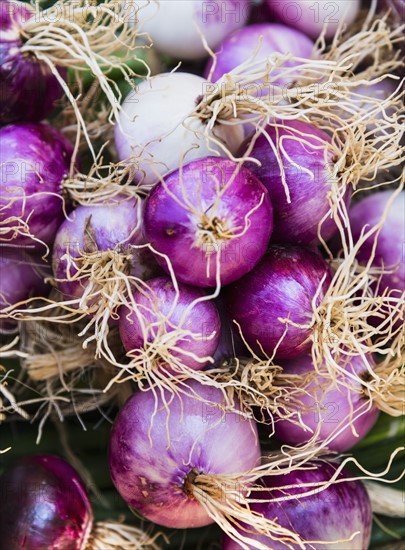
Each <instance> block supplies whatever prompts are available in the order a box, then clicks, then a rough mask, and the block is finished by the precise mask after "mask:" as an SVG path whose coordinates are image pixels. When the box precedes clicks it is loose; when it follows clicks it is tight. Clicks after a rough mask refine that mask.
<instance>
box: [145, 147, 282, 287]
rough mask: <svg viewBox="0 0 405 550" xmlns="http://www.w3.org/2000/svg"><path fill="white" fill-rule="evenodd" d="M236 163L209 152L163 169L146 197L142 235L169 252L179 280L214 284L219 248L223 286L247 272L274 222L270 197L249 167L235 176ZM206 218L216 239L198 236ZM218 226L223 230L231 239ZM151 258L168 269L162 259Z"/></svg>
mask: <svg viewBox="0 0 405 550" xmlns="http://www.w3.org/2000/svg"><path fill="white" fill-rule="evenodd" d="M236 167H237V165H236V163H234V162H233V161H231V160H227V159H223V158H214V157H207V158H204V159H199V160H196V161H193V162H190V163H189V164H187V165H185V166H184V167H183V169H182V170H175V171H174V172H171V173H170V174H168V175H167V176H166V177H165V178H164V184H163V183H162V182H159V183H158V184H157V185H156V186H155V187H154V188H153V190H152V191H151V193H150V195H149V196H148V198H147V199H146V204H145V211H144V223H143V230H144V233H145V237H146V240H147V241H148V242H150V243H151V244H152V246H153V247H154V249H155V250H157V251H158V252H160V253H162V254H166V255H167V256H168V258H169V260H170V262H171V264H172V267H173V270H174V273H175V275H176V277H177V279H178V280H179V281H180V282H183V283H186V284H190V285H193V286H199V287H215V286H216V283H217V274H218V268H217V260H218V250H219V254H220V258H219V259H220V268H219V270H220V280H221V284H222V285H227V284H229V283H231V282H232V281H235V280H237V279H239V278H240V277H242V276H243V275H244V274H245V273H247V272H248V271H250V270H251V269H252V268H253V267H254V266H255V265H256V264H257V262H258V261H259V260H260V258H261V257H262V256H263V254H264V252H265V250H266V248H267V244H268V242H269V238H270V235H271V232H272V227H273V209H272V205H271V201H270V198H269V196H268V193H267V191H266V189H265V187H264V186H263V185H262V183H261V182H260V181H259V180H258V179H257V177H256V176H254V175H253V174H252V172H250V171H249V170H248V169H247V168H244V167H242V168H240V169H239V170H238V172H237V174H236V175H235V168H236ZM225 186H227V187H226V189H225V190H224V191H222V190H221V187H225ZM184 197H186V199H187V203H188V204H185V198H184ZM178 201H180V202H181V204H179V202H178ZM214 204H215V205H214ZM188 205H193V209H194V212H191V211H190V206H188ZM249 213H250V214H249ZM247 220H248V221H247ZM208 222H209V223H210V225H209V230H207V233H208V234H209V237H210V238H212V239H214V243H215V244H214V243H213V242H212V241H205V240H202V236H203V231H202V230H205V229H206V227H208V226H206V225H204V224H208ZM217 227H221V228H222V229H225V231H227V230H228V231H229V232H230V234H231V236H230V238H228V237H225V238H224V237H223V236H222V235H223V233H222V235H221V234H220V233H219V232H218V230H217V229H216V228H217ZM156 259H157V261H158V262H159V263H160V264H161V265H162V267H163V269H166V270H167V269H168V268H167V263H166V261H165V259H163V258H162V257H160V256H157V258H156Z"/></svg>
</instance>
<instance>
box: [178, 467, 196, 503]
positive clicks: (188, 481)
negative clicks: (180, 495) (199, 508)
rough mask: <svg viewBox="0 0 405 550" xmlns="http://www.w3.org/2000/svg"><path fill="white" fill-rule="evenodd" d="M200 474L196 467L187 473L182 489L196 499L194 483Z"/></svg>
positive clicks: (188, 495)
mask: <svg viewBox="0 0 405 550" xmlns="http://www.w3.org/2000/svg"><path fill="white" fill-rule="evenodd" d="M198 475H199V472H198V471H197V470H196V468H193V469H192V470H190V471H189V473H188V474H187V475H186V478H185V480H184V483H183V486H182V490H183V492H184V493H185V494H186V496H187V497H188V498H190V499H195V496H194V489H193V487H194V484H195V481H196V479H197V477H198Z"/></svg>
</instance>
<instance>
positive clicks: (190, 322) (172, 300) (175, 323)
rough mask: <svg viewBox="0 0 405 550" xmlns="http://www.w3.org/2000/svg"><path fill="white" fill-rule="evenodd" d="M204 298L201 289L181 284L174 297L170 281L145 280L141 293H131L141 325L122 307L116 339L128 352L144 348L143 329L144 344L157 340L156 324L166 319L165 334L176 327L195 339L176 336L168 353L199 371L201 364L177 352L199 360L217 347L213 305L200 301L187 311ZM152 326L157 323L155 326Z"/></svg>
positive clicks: (217, 322) (218, 326) (218, 327)
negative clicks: (172, 348) (176, 339)
mask: <svg viewBox="0 0 405 550" xmlns="http://www.w3.org/2000/svg"><path fill="white" fill-rule="evenodd" d="M204 295H205V293H204V292H203V291H202V290H200V289H197V288H193V287H190V286H188V285H182V284H180V285H179V293H178V294H177V292H176V289H175V288H174V286H173V283H172V280H171V279H170V277H166V276H165V277H157V278H155V279H151V280H149V281H148V288H145V289H142V291H139V290H135V291H134V292H133V299H134V302H135V304H136V306H137V308H138V311H139V314H140V315H141V316H142V323H141V322H140V320H139V317H138V315H137V313H136V312H135V311H134V310H132V311H131V310H129V308H128V307H126V306H123V307H122V308H121V309H120V311H119V315H120V320H119V329H120V336H121V341H122V343H123V345H124V348H125V349H126V351H127V352H130V351H131V350H135V349H137V348H142V347H143V346H144V333H145V329H147V333H146V334H147V337H148V341H153V340H154V339H155V338H156V337H158V335H159V334H160V333H161V332H160V330H161V329H160V327H161V325H160V322H161V321H162V319H163V318H164V317H166V316H168V321H167V322H165V323H164V327H165V328H164V330H165V332H167V333H170V332H172V331H173V330H176V328H178V327H179V328H180V329H183V330H186V331H191V332H192V333H193V334H195V338H193V337H192V336H183V337H180V338H179V340H178V341H176V342H175V343H173V345H175V346H176V348H177V349H175V350H172V351H171V354H172V355H174V356H176V357H178V358H179V359H180V361H181V363H182V364H184V365H186V366H188V367H190V368H192V369H195V370H200V369H202V368H203V367H204V366H205V363H203V362H201V361H197V360H196V359H194V358H193V357H190V356H189V355H185V354H184V353H182V352H181V350H184V351H186V352H190V353H193V354H195V355H197V356H198V357H200V358H202V357H207V356H211V355H213V353H214V352H215V350H216V348H217V346H218V342H219V338H220V332H221V323H220V318H219V314H218V311H217V308H216V307H215V304H214V302H213V301H212V300H210V301H205V302H200V303H198V304H196V305H194V306H193V307H192V308H191V309H190V308H189V306H190V305H191V304H193V302H194V301H195V300H198V299H200V298H202V297H204ZM174 304H175V305H174ZM186 309H188V313H187V316H186V317H185V319H183V315H184V313H185V311H186ZM156 323H159V324H158V326H156ZM153 324H154V325H153ZM143 327H145V329H144V328H143ZM152 327H154V328H152ZM148 329H149V330H148ZM165 368H167V365H165Z"/></svg>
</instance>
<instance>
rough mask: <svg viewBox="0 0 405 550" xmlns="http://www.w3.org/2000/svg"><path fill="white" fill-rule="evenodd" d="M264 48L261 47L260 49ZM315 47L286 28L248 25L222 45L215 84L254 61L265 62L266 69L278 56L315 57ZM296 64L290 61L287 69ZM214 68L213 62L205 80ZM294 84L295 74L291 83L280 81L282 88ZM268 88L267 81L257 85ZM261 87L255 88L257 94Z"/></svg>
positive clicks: (303, 35)
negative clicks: (272, 58)
mask: <svg viewBox="0 0 405 550" xmlns="http://www.w3.org/2000/svg"><path fill="white" fill-rule="evenodd" d="M259 45H260V47H259ZM313 48H314V43H313V42H312V40H311V39H310V38H308V37H307V36H306V35H305V34H303V33H302V32H300V31H297V30H295V29H292V28H290V27H287V26H285V25H279V24H275V23H262V24H256V25H248V26H246V27H243V28H241V29H239V30H237V31H235V32H233V33H232V34H230V35H228V36H227V37H226V38H225V40H224V41H223V42H222V43H221V45H220V47H219V48H218V50H217V51H216V52H215V54H216V63H215V69H214V71H213V72H212V74H211V81H212V82H217V81H218V80H219V79H220V78H221V77H222V76H223V75H224V74H226V73H229V72H230V71H231V70H232V69H235V67H237V66H238V65H241V64H242V63H244V62H246V61H247V60H248V59H249V60H250V58H252V56H253V54H255V55H254V57H253V58H252V60H254V61H255V62H258V61H260V60H263V68H264V67H265V63H266V62H267V59H268V58H269V57H271V56H272V55H274V54H277V53H282V54H284V53H291V54H292V55H294V56H298V57H302V58H309V57H311V53H312V50H313ZM295 64H296V62H294V61H287V62H285V63H284V65H283V66H284V67H293V66H294V65H295ZM212 66H213V60H212V59H211V60H210V61H209V62H208V64H207V67H206V69H205V73H204V76H205V78H208V75H209V73H210V71H211V68H212ZM293 81H294V74H293V73H291V75H290V80H289V81H287V82H286V81H285V80H284V81H283V80H280V81H278V82H277V85H278V86H285V85H286V84H291V83H292V82H293ZM256 84H257V85H258V86H259V85H261V86H264V84H263V81H261V82H257V83H256ZM258 86H256V87H255V86H252V89H253V90H256V89H257V88H258Z"/></svg>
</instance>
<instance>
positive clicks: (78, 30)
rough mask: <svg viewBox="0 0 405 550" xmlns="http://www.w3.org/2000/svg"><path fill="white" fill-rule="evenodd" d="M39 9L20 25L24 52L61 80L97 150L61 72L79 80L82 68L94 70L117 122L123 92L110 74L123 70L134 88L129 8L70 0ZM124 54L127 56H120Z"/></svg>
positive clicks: (133, 45) (135, 36) (133, 42)
mask: <svg viewBox="0 0 405 550" xmlns="http://www.w3.org/2000/svg"><path fill="white" fill-rule="evenodd" d="M35 7H36V11H35V15H34V16H33V17H32V18H30V19H28V20H27V21H25V22H24V24H23V25H22V26H21V34H22V36H23V37H24V40H25V41H24V45H23V47H22V49H21V51H22V53H23V54H25V55H34V56H36V58H37V59H38V60H39V61H41V62H43V63H45V64H46V65H47V66H48V67H49V69H50V70H51V72H52V74H53V75H54V76H55V77H56V78H57V79H58V81H59V83H60V85H61V86H62V88H63V90H64V92H65V94H66V96H67V98H68V99H69V101H70V102H71V104H72V107H73V109H74V111H75V114H76V116H77V119H78V122H79V124H80V126H81V130H82V131H83V133H84V135H85V136H86V141H87V144H88V146H89V148H90V150H91V151H93V148H92V143H91V140H90V137H89V136H88V135H87V133H86V125H85V123H84V120H83V117H82V114H81V112H80V110H79V109H78V108H77V105H76V99H75V98H74V97H73V94H72V93H71V91H70V90H69V87H68V86H67V84H66V82H65V80H64V79H63V78H62V77H61V75H60V73H59V71H58V67H61V66H63V67H67V68H70V69H72V70H74V71H75V72H76V74H77V75H79V74H80V71H82V70H84V67H86V69H90V70H91V71H92V72H93V74H94V75H95V76H96V78H97V80H98V82H99V84H100V87H101V89H102V91H103V93H104V94H105V96H106V98H107V100H108V102H109V104H110V106H111V112H112V115H111V120H112V117H113V116H114V117H116V116H117V114H118V112H119V101H120V99H121V93H120V91H119V88H118V86H117V85H116V83H115V82H114V81H113V80H111V79H110V78H109V77H108V72H109V71H110V70H112V69H117V70H119V71H120V72H121V73H122V76H123V78H125V79H126V80H127V82H128V83H130V84H131V77H133V76H135V74H134V72H133V71H132V70H131V69H129V67H128V66H127V64H126V60H128V59H129V57H130V56H131V57H133V56H134V51H135V49H136V47H137V46H136V45H135V40H136V38H137V35H136V33H135V32H134V29H133V28H132V25H131V24H130V17H129V15H130V12H131V11H132V10H131V6H126V7H125V6H123V5H121V4H120V3H117V2H115V1H112V0H106V1H105V2H102V3H99V4H96V5H89V4H88V2H87V1H86V0H78V2H75V3H74V4H72V3H71V2H69V1H68V0H58V2H56V3H55V4H54V5H53V6H51V7H50V8H47V9H45V10H40V8H39V5H38V4H36V6H35ZM123 50H124V52H125V54H126V57H125V56H124V57H122V56H119V55H116V54H117V53H118V52H122V51H123ZM140 62H141V63H142V60H140ZM145 65H146V64H145ZM146 69H147V70H148V68H147V67H146ZM77 80H78V81H79V78H77Z"/></svg>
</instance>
